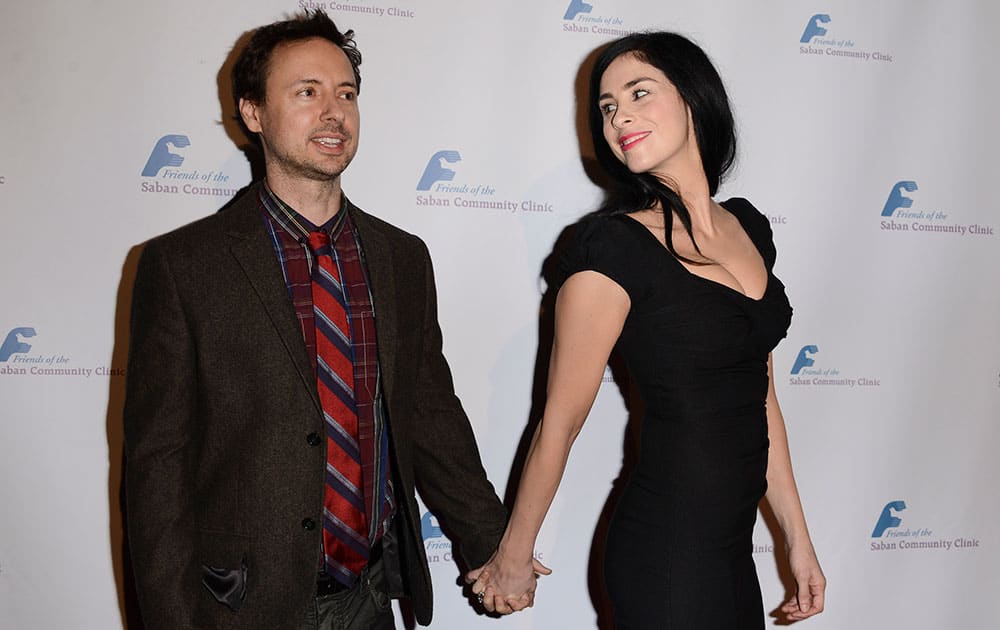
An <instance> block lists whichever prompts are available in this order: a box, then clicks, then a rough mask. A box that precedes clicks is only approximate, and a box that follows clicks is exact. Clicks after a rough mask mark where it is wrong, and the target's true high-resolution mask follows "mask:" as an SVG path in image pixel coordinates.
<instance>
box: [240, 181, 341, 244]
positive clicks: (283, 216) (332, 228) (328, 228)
mask: <svg viewBox="0 0 1000 630" xmlns="http://www.w3.org/2000/svg"><path fill="white" fill-rule="evenodd" d="M259 196H260V201H261V204H262V205H263V206H264V209H265V210H267V212H268V214H270V215H271V218H273V219H274V220H275V221H277V222H278V223H279V224H280V225H281V227H283V228H285V230H286V231H287V232H288V233H289V234H291V235H292V237H294V238H295V240H297V241H298V242H300V243H306V242H308V241H309V233H310V232H326V233H327V234H329V235H330V239H331V240H335V239H336V238H337V235H338V234H339V233H340V231H341V230H342V229H343V227H344V223H345V221H344V217H345V216H347V208H348V206H349V205H350V202H349V201H348V200H347V197H345V196H343V195H341V197H340V212H338V213H337V214H335V215H333V217H332V218H331V219H330V220H329V221H327V222H326V223H324V224H323V225H320V226H316V225H313V223H312V221H310V220H309V219H307V218H305V217H304V216H302V215H301V214H299V213H298V212H296V211H295V210H294V209H293V208H292V207H291V206H289V205H288V204H287V203H285V202H284V201H282V200H281V198H280V197H278V195H276V194H274V191H272V190H271V187H270V186H268V185H267V180H264V182H263V185H262V186H261V187H260V193H259Z"/></svg>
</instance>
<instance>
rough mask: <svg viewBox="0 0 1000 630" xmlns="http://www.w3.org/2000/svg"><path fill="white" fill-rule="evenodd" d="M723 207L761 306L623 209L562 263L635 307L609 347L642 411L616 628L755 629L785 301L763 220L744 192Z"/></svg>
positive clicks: (620, 529) (618, 543) (614, 567)
mask: <svg viewBox="0 0 1000 630" xmlns="http://www.w3.org/2000/svg"><path fill="white" fill-rule="evenodd" d="M722 205H723V207H725V208H726V210H728V211H729V212H731V213H732V214H733V215H735V216H736V218H737V219H739V221H740V223H741V224H742V226H743V229H744V230H745V231H746V233H747V234H748V235H749V237H750V239H751V240H752V241H753V243H754V244H755V245H756V246H757V249H758V250H759V251H760V254H761V257H762V258H763V259H764V263H765V265H766V267H767V272H768V280H767V289H766V291H765V293H764V296H763V297H762V298H761V299H760V300H753V299H751V298H749V297H746V296H745V295H743V294H742V293H740V292H738V291H735V290H733V289H731V288H729V287H726V286H725V285H722V284H719V283H716V282H713V281H711V280H706V279H704V278H701V277H699V276H696V275H694V274H692V273H690V272H689V271H688V270H687V269H685V268H684V267H683V266H682V265H681V263H680V262H679V261H678V260H677V259H675V258H674V257H673V256H671V254H670V253H669V252H668V251H667V249H666V248H665V247H664V246H663V245H661V244H660V242H659V241H658V240H657V239H656V237H655V236H653V234H652V233H650V232H649V231H648V230H647V229H646V227H645V226H643V225H642V224H640V223H639V222H638V221H636V220H634V219H632V218H630V217H627V216H624V215H617V216H601V217H593V218H588V219H584V220H583V221H581V222H580V224H579V227H578V230H577V233H576V236H575V238H574V242H573V244H572V245H571V247H570V248H569V250H568V251H567V255H566V257H565V258H564V267H563V272H564V274H565V276H564V277H567V276H569V275H570V274H572V273H575V272H577V271H583V270H593V271H597V272H600V273H601V274H603V275H605V276H607V277H609V278H610V279H612V280H614V281H615V282H616V283H618V284H619V285H621V286H622V288H624V289H625V291H626V292H627V293H628V295H629V298H630V300H631V304H632V307H631V310H630V312H629V314H628V317H627V319H626V321H625V327H624V329H623V330H622V334H621V337H620V338H619V340H618V349H619V351H620V352H621V354H622V357H623V358H624V360H625V362H626V364H627V366H628V369H629V372H630V375H631V377H632V379H633V380H634V382H635V383H636V385H637V386H638V389H639V392H640V394H641V396H642V401H643V408H644V416H643V419H642V437H641V447H640V455H639V460H638V463H637V465H636V468H635V471H634V472H633V474H632V477H631V479H630V481H629V484H628V486H627V488H626V489H625V492H624V494H623V496H622V498H621V501H620V502H619V504H618V507H617V509H616V511H615V514H614V517H613V518H612V521H611V526H610V529H609V532H608V542H607V553H606V555H605V579H606V584H607V588H608V592H609V594H610V596H611V600H612V603H613V605H614V608H615V620H616V628H617V630H635V629H650V630H653V629H655V630H702V629H705V630H707V629H713V630H715V629H718V630H746V629H751V628H752V629H753V630H759V629H761V628H763V627H764V610H763V603H762V601H761V594H760V586H759V584H758V582H757V573H756V571H755V569H754V563H753V556H752V533H753V527H754V522H755V521H756V517H757V503H758V501H760V499H761V498H762V497H763V496H764V491H765V489H766V487H767V482H766V480H765V473H766V470H767V448H768V438H767V418H766V416H765V397H766V395H767V386H768V378H767V356H768V353H769V352H770V351H771V350H772V349H773V348H774V347H775V345H777V343H778V341H779V340H780V339H781V338H782V337H784V336H785V333H786V331H787V329H788V325H789V323H790V321H791V314H792V309H791V306H790V305H789V303H788V298H787V297H786V296H785V290H784V286H783V285H782V284H781V282H780V281H779V280H778V279H777V278H776V277H774V275H773V274H772V273H771V269H772V267H773V265H774V258H775V249H774V243H773V242H772V238H771V227H770V222H769V221H768V219H767V218H766V217H764V216H763V215H762V214H760V213H759V212H758V211H757V210H756V209H755V208H754V207H753V206H752V205H750V203H749V202H748V201H746V200H745V199H731V200H729V201H727V202H725V203H723V204H722Z"/></svg>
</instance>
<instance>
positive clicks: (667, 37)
mask: <svg viewBox="0 0 1000 630" xmlns="http://www.w3.org/2000/svg"><path fill="white" fill-rule="evenodd" d="M626 54H629V55H634V56H635V57H636V58H637V59H639V60H640V61H643V62H645V63H648V64H650V65H652V66H654V67H656V68H658V69H659V70H660V71H661V72H662V73H663V74H664V75H666V77H667V78H668V79H669V80H670V82H671V83H673V84H674V87H676V88H677V91H678V93H680V95H681V98H682V99H683V100H684V102H685V103H686V104H687V106H688V108H689V109H690V110H691V120H692V121H693V123H694V135H695V139H696V140H697V142H698V151H699V153H700V154H701V165H702V168H703V169H704V171H705V177H706V178H707V179H708V188H709V194H710V195H715V193H716V191H717V190H718V189H719V183H720V182H721V181H722V178H723V176H724V175H725V174H726V173H727V172H728V171H729V169H730V167H731V166H732V165H733V160H734V159H735V157H736V130H735V123H734V122H733V112H732V109H731V108H730V106H729V97H728V96H726V89H725V87H724V86H723V85H722V79H721V78H720V77H719V73H718V72H717V71H716V69H715V66H713V65H712V62H711V61H709V59H708V56H707V55H706V54H705V51H703V50H702V49H701V48H699V47H698V46H697V45H696V44H695V43H694V42H692V41H691V40H689V39H687V38H686V37H683V36H682V35H678V34H676V33H669V32H662V31H661V32H651V33H634V34H632V35H628V36H626V37H623V38H621V39H618V40H615V41H613V42H611V43H610V44H608V46H607V47H606V48H605V49H604V50H603V51H602V52H601V54H600V55H599V56H598V57H597V61H596V63H595V64H594V69H593V72H591V75H590V103H589V104H588V107H587V109H588V120H589V122H590V135H591V138H592V140H593V143H594V150H595V151H596V153H597V161H598V163H599V164H600V165H601V167H602V168H603V169H604V171H605V172H606V173H607V174H608V177H609V178H610V180H611V186H610V189H609V190H608V195H607V198H606V199H605V201H604V204H603V205H602V206H601V208H600V209H599V210H598V211H597V212H596V214H622V213H626V212H636V211H639V210H646V209H649V208H654V207H656V206H657V205H659V207H660V208H661V209H662V211H663V216H664V217H665V219H667V220H666V221H665V226H666V229H665V232H666V244H667V249H668V250H670V253H671V254H673V255H674V256H675V257H677V258H679V259H681V260H684V261H686V262H690V263H696V261H691V260H688V259H687V258H685V257H683V256H680V255H678V254H677V252H676V250H675V249H674V244H673V239H672V237H671V230H670V225H671V223H672V221H671V220H670V219H671V212H675V213H677V216H678V218H680V220H681V223H682V224H683V225H684V229H685V230H686V231H687V233H688V236H690V237H691V242H692V243H694V242H695V241H694V234H693V232H692V231H691V213H690V212H689V211H688V209H687V207H686V206H685V205H684V202H683V201H682V200H681V197H680V195H678V194H677V191H675V190H673V189H672V188H670V186H669V185H667V184H666V183H664V182H662V181H660V180H659V179H657V178H656V177H655V176H654V175H652V174H650V173H633V172H631V171H630V170H629V169H628V168H627V167H626V166H625V165H624V164H623V163H622V162H621V161H620V160H619V159H618V158H617V157H615V155H614V153H612V152H611V147H609V146H608V143H607V140H605V138H604V128H603V127H604V118H603V116H602V113H601V109H600V107H599V105H598V97H599V96H600V93H601V77H602V76H604V72H605V71H606V70H607V69H608V66H610V65H611V62H613V61H614V60H615V59H617V58H618V57H620V56H621V55H626ZM695 250H696V251H698V252H699V253H701V251H700V250H698V245H697V243H695Z"/></svg>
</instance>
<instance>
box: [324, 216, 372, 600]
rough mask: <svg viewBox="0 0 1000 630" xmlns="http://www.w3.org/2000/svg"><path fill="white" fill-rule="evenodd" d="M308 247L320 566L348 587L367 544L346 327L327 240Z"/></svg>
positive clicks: (340, 288) (340, 289) (343, 301)
mask: <svg viewBox="0 0 1000 630" xmlns="http://www.w3.org/2000/svg"><path fill="white" fill-rule="evenodd" d="M309 247H310V248H311V249H312V251H313V254H315V257H316V264H314V265H313V273H312V298H313V311H314V313H315V321H316V380H317V386H318V388H319V400H320V404H321V405H322V407H323V416H324V418H325V425H326V437H327V440H326V442H327V444H326V489H325V493H324V495H323V497H324V499H323V508H324V509H323V554H324V566H325V569H326V572H327V573H328V574H329V575H331V576H332V577H333V578H335V579H336V580H337V581H339V582H341V583H342V584H345V585H347V586H352V585H353V584H354V582H355V581H356V580H357V577H358V575H359V574H360V573H361V569H363V568H364V566H365V564H366V563H367V562H368V552H369V543H368V527H367V524H366V520H365V501H364V490H363V486H362V477H361V449H360V448H359V445H358V410H357V404H356V401H355V397H354V361H353V360H352V358H351V357H352V356H353V351H352V348H351V326H350V323H349V322H348V319H347V303H346V299H345V295H344V289H343V286H342V284H341V280H340V279H341V275H340V271H339V270H338V269H337V265H336V263H335V262H334V260H333V256H332V251H331V245H330V237H329V236H328V235H327V234H325V233H323V232H311V233H310V234H309Z"/></svg>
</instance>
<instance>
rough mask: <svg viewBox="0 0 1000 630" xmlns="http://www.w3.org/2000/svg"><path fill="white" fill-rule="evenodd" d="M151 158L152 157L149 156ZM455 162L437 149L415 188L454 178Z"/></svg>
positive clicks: (452, 156) (451, 154)
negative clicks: (453, 168)
mask: <svg viewBox="0 0 1000 630" xmlns="http://www.w3.org/2000/svg"><path fill="white" fill-rule="evenodd" d="M151 159H152V158H151ZM442 160H443V161H444V162H447V163H448V164H456V163H458V162H461V161H462V156H461V155H459V154H458V151H448V150H445V151H438V152H437V153H435V154H434V155H432V156H431V159H429V160H427V166H426V167H425V168H424V174H423V175H422V176H421V177H420V182H419V183H418V184H417V190H430V189H431V186H433V185H434V184H435V183H436V182H450V181H451V180H453V179H455V171H453V170H451V169H450V168H446V167H445V166H444V162H442Z"/></svg>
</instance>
